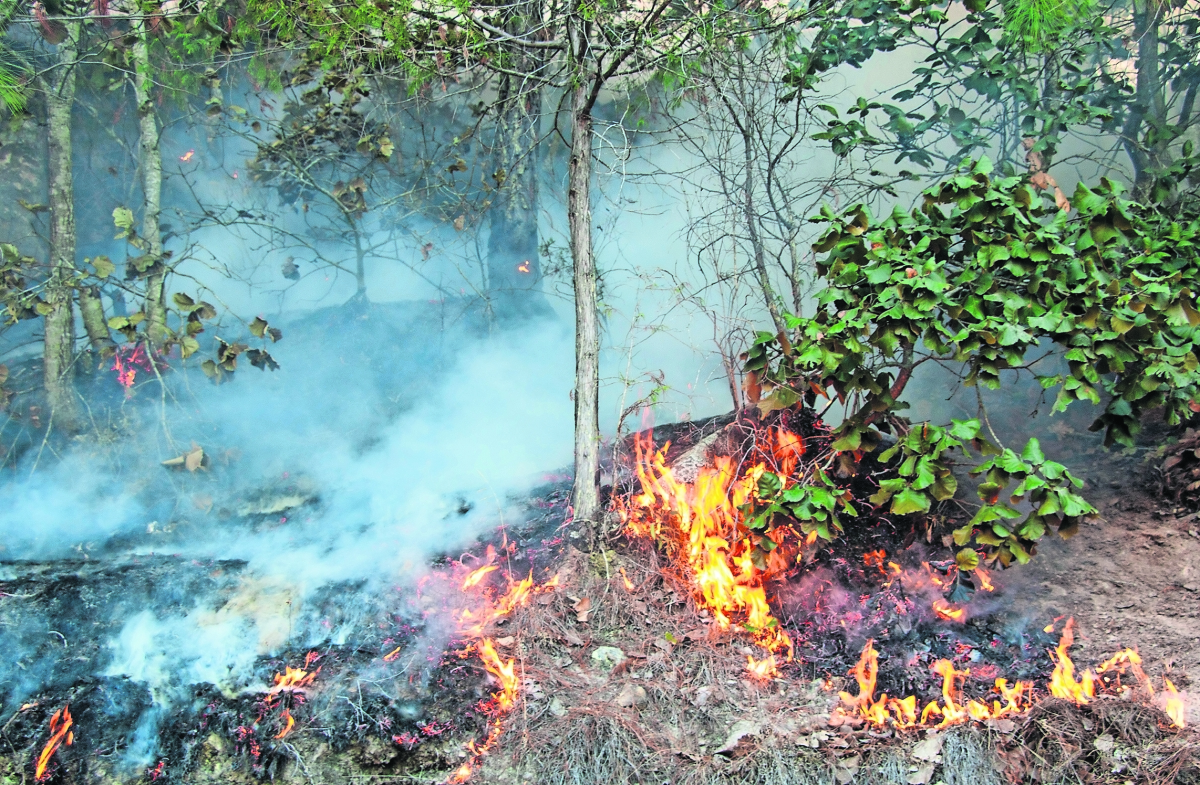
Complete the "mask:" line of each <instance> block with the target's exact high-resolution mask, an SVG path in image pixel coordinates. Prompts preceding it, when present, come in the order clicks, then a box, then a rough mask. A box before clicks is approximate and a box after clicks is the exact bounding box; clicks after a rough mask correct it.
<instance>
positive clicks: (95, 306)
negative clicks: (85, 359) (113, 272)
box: [79, 286, 116, 357]
mask: <svg viewBox="0 0 1200 785" xmlns="http://www.w3.org/2000/svg"><path fill="white" fill-rule="evenodd" d="M79 313H80V315H81V316H82V317H83V329H84V331H85V332H86V333H87V336H88V341H89V342H90V343H91V345H92V349H94V350H95V351H96V353H97V354H99V355H100V356H101V357H107V356H108V355H110V354H112V351H113V349H114V348H115V347H116V344H115V343H113V339H112V333H110V332H109V331H108V320H107V319H106V318H105V317H104V301H103V300H101V299H100V289H99V288H97V287H95V286H81V287H79Z"/></svg>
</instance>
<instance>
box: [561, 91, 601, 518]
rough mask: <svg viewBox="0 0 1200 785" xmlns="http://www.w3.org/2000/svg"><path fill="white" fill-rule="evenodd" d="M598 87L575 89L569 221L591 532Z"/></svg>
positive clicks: (578, 505) (581, 484) (580, 452)
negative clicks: (595, 115) (593, 194)
mask: <svg viewBox="0 0 1200 785" xmlns="http://www.w3.org/2000/svg"><path fill="white" fill-rule="evenodd" d="M591 87H592V85H591V84H590V82H589V81H588V80H584V83H583V84H581V85H580V86H578V87H576V88H575V91H574V94H573V95H572V101H571V159H570V163H569V165H568V175H567V221H568V223H569V224H570V230H571V259H572V262H573V263H574V267H575V489H574V493H573V495H572V504H573V505H574V509H575V519H576V520H578V521H582V522H584V523H585V524H586V525H589V526H591V525H592V524H595V523H596V522H597V520H598V519H599V516H600V486H599V475H600V405H599V397H600V331H599V324H598V320H597V315H596V266H595V259H594V258H593V257H592V203H591V193H590V186H591V178H592V113H591V112H592V101H593V99H592V97H591Z"/></svg>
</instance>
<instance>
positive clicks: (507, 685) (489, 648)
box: [478, 638, 517, 711]
mask: <svg viewBox="0 0 1200 785" xmlns="http://www.w3.org/2000/svg"><path fill="white" fill-rule="evenodd" d="M478 652H479V659H481V660H483V667H484V669H485V670H486V671H487V672H488V673H490V674H492V676H494V677H495V678H496V680H497V681H498V682H499V683H500V691H499V692H498V693H496V695H495V699H496V706H497V707H498V708H499V709H500V710H501V711H508V710H509V709H511V708H512V705H513V703H514V702H516V698H517V676H516V672H515V671H516V664H517V663H516V660H508V661H505V660H502V659H500V655H499V654H497V653H496V646H495V644H493V643H492V639H491V638H484V639H483V640H482V641H480V643H479V648H478Z"/></svg>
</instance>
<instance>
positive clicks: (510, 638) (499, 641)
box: [496, 635, 517, 648]
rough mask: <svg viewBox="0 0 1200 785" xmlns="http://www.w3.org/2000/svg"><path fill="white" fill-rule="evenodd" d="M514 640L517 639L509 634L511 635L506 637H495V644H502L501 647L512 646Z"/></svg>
mask: <svg viewBox="0 0 1200 785" xmlns="http://www.w3.org/2000/svg"><path fill="white" fill-rule="evenodd" d="M516 642H517V639H516V638H514V637H513V636H511V635H508V636H506V637H503V638H497V639H496V645H497V646H503V647H506V648H507V647H508V646H512V645H513V644H514V643H516Z"/></svg>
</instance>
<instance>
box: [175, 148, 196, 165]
mask: <svg viewBox="0 0 1200 785" xmlns="http://www.w3.org/2000/svg"><path fill="white" fill-rule="evenodd" d="M195 154H196V151H195V150H188V151H187V152H186V153H184V154H183V155H181V156H179V160H180V161H183V162H184V163H185V164H186V163H187V162H188V161H190V160H192V156H193V155H195Z"/></svg>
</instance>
